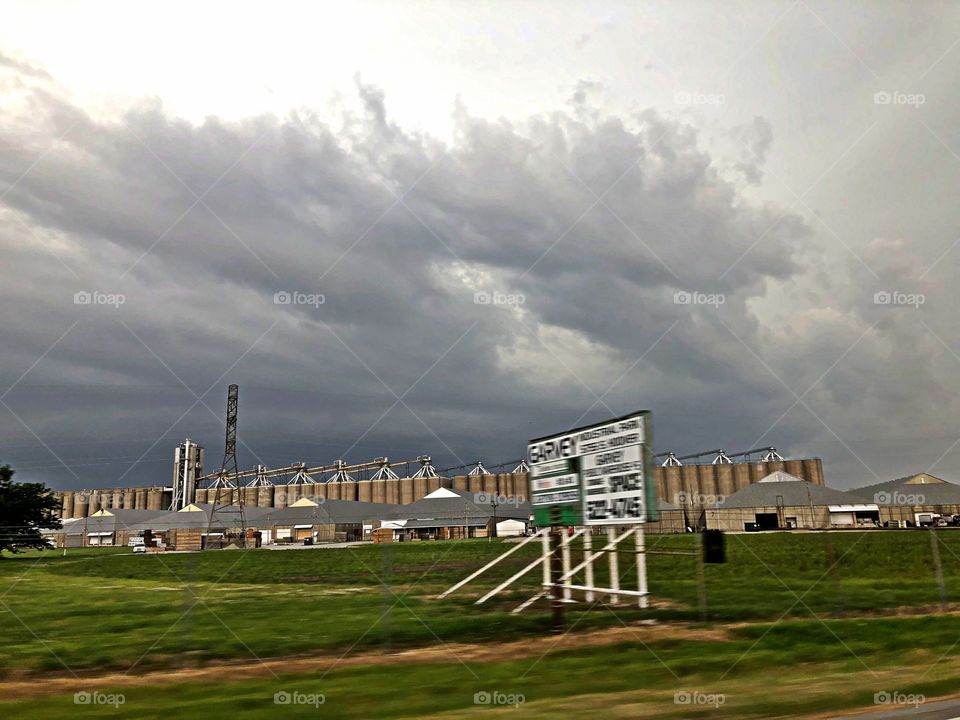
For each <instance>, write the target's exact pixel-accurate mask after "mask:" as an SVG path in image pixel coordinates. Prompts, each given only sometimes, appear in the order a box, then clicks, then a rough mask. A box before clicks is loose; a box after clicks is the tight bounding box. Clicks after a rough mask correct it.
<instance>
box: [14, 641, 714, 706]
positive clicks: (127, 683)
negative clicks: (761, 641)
mask: <svg viewBox="0 0 960 720" xmlns="http://www.w3.org/2000/svg"><path fill="white" fill-rule="evenodd" d="M677 639H682V640H700V641H704V640H707V641H716V642H721V641H724V640H728V639H729V636H728V633H727V630H726V628H724V627H712V628H698V627H692V626H688V625H660V624H647V623H634V624H629V625H627V626H626V627H624V626H619V627H615V628H606V629H604V630H595V631H590V632H583V633H567V634H566V635H561V636H560V637H557V638H547V639H546V640H544V638H542V637H532V638H525V639H522V640H515V641H512V642H506V643H495V644H494V643H445V644H442V645H432V646H430V647H425V648H411V649H410V650H402V651H400V652H396V653H389V654H386V653H357V654H350V652H349V650H348V651H347V653H344V654H341V655H313V656H307V657H305V656H304V655H302V654H301V655H297V656H294V657H285V658H271V659H268V660H263V661H260V662H257V661H252V662H251V661H222V662H217V663H211V664H205V665H201V666H199V667H189V668H182V669H176V670H159V671H151V672H138V671H136V670H134V671H133V672H131V673H130V674H127V673H122V672H112V673H102V672H80V673H77V675H76V677H74V676H72V675H55V676H51V675H44V676H43V677H42V678H38V677H35V676H34V677H24V678H22V679H11V680H4V681H0V699H2V700H16V699H25V698H31V697H38V696H43V695H57V694H69V693H72V692H76V690H77V688H78V687H79V686H80V685H81V684H82V685H83V686H88V684H89V683H90V682H91V681H93V680H95V681H96V682H97V685H98V686H99V687H106V688H122V687H131V686H136V685H145V684H150V685H156V684H163V683H180V682H220V681H222V680H223V679H224V678H225V677H229V678H230V679H231V680H239V679H243V678H256V677H266V676H271V675H272V676H276V675H280V674H281V673H283V674H289V673H309V672H326V671H330V670H333V669H334V668H338V667H353V666H359V665H387V664H392V663H402V664H409V663H412V662H423V663H431V662H432V663H449V662H451V660H453V659H454V658H457V659H458V660H459V661H461V662H471V661H474V662H493V661H497V660H515V659H517V658H518V657H524V656H527V657H532V656H536V655H541V654H543V652H544V644H545V642H546V643H547V645H548V647H549V648H550V650H549V652H557V651H560V650H566V649H570V648H582V647H585V646H603V645H615V644H617V643H622V642H636V641H642V642H655V641H658V640H677ZM551 643H552V644H551Z"/></svg>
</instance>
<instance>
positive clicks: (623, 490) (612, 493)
mask: <svg viewBox="0 0 960 720" xmlns="http://www.w3.org/2000/svg"><path fill="white" fill-rule="evenodd" d="M581 463H582V465H581V474H582V476H583V480H584V489H585V497H584V515H585V516H586V520H587V522H588V523H591V524H611V525H614V524H618V523H629V522H638V521H642V520H643V519H644V502H643V498H644V463H643V449H642V447H641V446H640V445H628V446H626V447H623V448H621V449H619V450H609V451H606V452H599V453H593V454H591V455H585V456H584V457H583V458H582V460H581Z"/></svg>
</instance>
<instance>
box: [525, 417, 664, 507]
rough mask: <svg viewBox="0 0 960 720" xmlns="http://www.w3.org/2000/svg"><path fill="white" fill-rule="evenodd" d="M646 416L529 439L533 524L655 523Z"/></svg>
mask: <svg viewBox="0 0 960 720" xmlns="http://www.w3.org/2000/svg"><path fill="white" fill-rule="evenodd" d="M651 430H652V428H651V424H650V413H649V412H648V411H641V412H636V413H632V414H630V415H626V416H624V417H622V418H618V419H616V420H609V421H606V422H602V423H597V424H595V425H588V426H586V427H582V428H576V429H574V430H569V431H567V432H565V433H562V434H559V435H551V436H547V437H543V438H537V439H535V440H531V441H530V444H529V446H528V448H527V456H528V461H529V464H530V500H531V503H532V504H533V506H534V514H535V517H536V521H537V524H538V525H548V524H553V523H554V522H555V519H556V517H557V516H556V513H557V511H558V510H559V513H560V516H559V517H560V522H561V524H564V525H628V524H635V523H642V522H646V521H647V520H655V519H656V497H655V495H654V490H655V483H654V476H653V472H654V469H653V451H652V449H651V441H652V436H651Z"/></svg>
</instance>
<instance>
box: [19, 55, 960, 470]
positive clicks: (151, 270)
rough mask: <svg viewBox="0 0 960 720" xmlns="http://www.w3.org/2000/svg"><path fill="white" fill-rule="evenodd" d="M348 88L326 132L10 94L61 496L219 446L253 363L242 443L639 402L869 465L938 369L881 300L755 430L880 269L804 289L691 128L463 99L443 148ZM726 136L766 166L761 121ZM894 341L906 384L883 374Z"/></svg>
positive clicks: (503, 454) (261, 453) (28, 334)
mask: <svg viewBox="0 0 960 720" xmlns="http://www.w3.org/2000/svg"><path fill="white" fill-rule="evenodd" d="M26 74H27V75H29V73H26ZM357 88H358V90H357V92H358V96H359V99H360V101H361V108H362V110H361V112H359V113H356V114H349V113H345V114H344V115H343V116H342V117H341V118H339V120H338V122H336V123H329V122H325V121H324V120H322V119H321V118H320V117H319V116H317V115H315V114H313V113H311V112H309V111H306V110H304V111H300V112H296V113H291V114H290V115H289V116H287V117H284V118H277V117H273V116H262V117H256V118H250V119H248V120H245V121H242V122H227V121H224V120H220V119H217V118H209V119H208V120H207V121H205V122H204V123H202V124H199V125H196V124H192V123H189V122H186V121H184V120H181V119H179V118H177V117H174V116H172V115H171V114H170V113H168V112H165V110H164V108H163V107H162V106H161V105H160V103H159V102H144V103H142V104H140V105H138V106H136V107H132V108H130V109H129V111H128V112H126V114H124V115H123V116H122V117H119V118H115V119H112V120H105V119H102V118H93V117H90V116H88V115H86V114H85V113H84V111H83V110H82V109H81V108H79V107H75V106H73V105H71V104H70V103H69V102H67V101H65V100H64V99H62V98H61V97H59V96H58V95H57V94H56V93H55V92H52V91H47V90H41V89H39V88H37V87H32V88H29V89H26V90H24V91H23V92H22V93H21V95H20V96H19V105H18V106H15V109H14V111H13V112H12V113H10V114H8V115H7V116H6V117H5V118H4V119H3V120H2V121H0V148H2V151H0V192H2V193H3V199H2V207H0V230H2V232H0V237H2V247H3V250H4V269H5V270H6V272H5V278H6V280H5V282H4V283H3V285H2V288H0V292H2V301H3V306H4V308H5V313H6V321H5V325H4V329H5V340H4V349H3V363H2V368H3V372H2V375H0V379H2V381H3V382H2V385H3V388H6V387H9V386H11V385H14V384H15V383H16V384H15V386H14V387H13V389H12V390H11V391H10V392H9V394H7V395H6V396H5V397H4V402H5V403H6V404H7V405H8V406H9V409H7V408H0V410H2V413H3V414H2V417H3V420H2V421H0V423H2V425H0V426H2V427H3V429H4V437H5V438H7V439H8V445H7V447H6V448H4V457H3V460H5V461H10V462H12V463H13V464H14V465H17V466H20V467H22V468H23V472H22V474H23V475H24V476H28V477H36V478H41V479H45V480H48V481H49V482H51V484H54V485H56V486H64V487H75V486H79V485H85V486H95V485H110V484H114V483H118V482H119V483H131V484H137V483H156V482H162V481H166V480H167V477H168V474H169V467H168V466H169V458H170V454H171V448H172V446H173V445H174V443H176V442H178V441H179V440H180V439H182V438H183V437H184V436H186V435H189V436H191V437H193V438H194V439H196V440H199V441H200V442H202V443H203V444H205V445H206V446H207V448H208V450H209V455H208V458H209V461H208V462H209V464H210V465H215V464H216V462H217V460H218V457H217V455H218V451H219V448H220V447H221V443H222V421H221V420H220V415H221V413H222V406H223V395H224V390H225V387H226V385H227V383H229V382H237V383H239V384H240V386H241V420H240V435H241V439H242V440H243V447H242V453H241V454H242V458H241V460H242V462H244V463H245V464H252V463H254V462H256V461H262V462H264V463H266V464H268V465H274V466H275V465H280V464H286V463H287V462H291V461H297V460H301V459H303V460H307V461H310V462H326V461H332V460H334V459H337V458H338V457H341V456H344V455H346V456H347V457H348V458H349V459H352V460H359V459H366V458H370V457H373V456H376V455H383V454H389V455H391V456H393V457H414V456H416V455H418V454H420V453H429V454H432V455H433V456H434V457H435V458H436V460H437V464H438V466H440V467H444V466H451V465H457V464H459V463H460V462H470V461H473V460H475V459H477V458H478V457H483V458H484V459H486V460H487V461H489V462H494V461H505V460H510V459H513V458H516V457H519V456H520V455H521V454H522V453H523V451H524V446H525V441H526V439H527V438H529V437H531V436H535V435H540V434H544V433H547V432H550V431H553V430H561V429H564V428H566V427H569V426H570V425H571V423H574V422H575V421H578V420H579V421H580V422H589V421H592V420H597V419H601V418H603V417H604V416H607V415H610V414H611V412H613V413H623V412H627V411H629V410H632V409H636V408H640V407H647V408H651V409H653V410H654V411H655V413H656V418H657V439H658V446H659V447H661V448H662V449H668V448H674V449H677V450H680V451H689V450H693V449H697V450H699V449H705V448H706V447H714V446H719V445H723V446H726V447H727V448H728V449H743V448H742V446H744V445H747V444H750V443H751V441H753V440H754V439H756V438H758V437H762V438H763V439H764V440H765V442H773V443H775V444H777V445H779V446H781V448H782V449H783V450H785V451H787V452H803V453H811V454H822V455H827V456H828V459H834V458H835V459H836V462H837V466H841V465H842V466H843V467H852V468H853V469H852V470H850V472H849V476H848V477H849V480H850V481H855V480H858V479H862V480H864V481H867V480H870V481H873V476H872V475H869V474H867V475H864V473H865V472H866V471H865V470H864V469H863V468H862V467H860V465H859V461H858V460H856V459H855V457H854V455H860V454H861V453H862V454H864V455H867V454H869V452H870V450H872V449H876V448H875V447H874V448H867V447H866V446H861V445H857V447H856V449H855V451H854V449H850V448H844V447H841V441H839V440H838V438H837V436H838V435H839V436H840V437H843V438H846V437H851V438H853V437H856V439H855V440H851V442H852V443H853V444H856V443H859V442H860V441H861V437H860V435H861V433H858V432H856V429H857V428H858V425H857V424H856V421H855V417H856V416H857V415H859V411H855V410H854V411H851V409H850V408H851V406H854V405H856V404H857V403H861V402H862V403H864V406H865V407H869V410H870V414H871V419H876V418H881V420H880V421H879V423H880V425H881V426H882V427H884V428H886V427H888V424H887V423H885V422H884V421H883V420H882V418H884V417H885V415H884V414H885V413H890V412H894V411H895V410H896V408H897V407H903V405H904V403H905V402H906V399H905V398H904V397H903V394H904V392H907V393H909V392H916V393H921V394H924V395H927V396H929V395H931V394H932V395H934V396H935V395H936V387H937V385H936V381H935V378H936V377H938V376H939V374H942V373H945V372H949V370H948V369H947V368H945V367H943V366H941V365H940V364H939V363H940V362H941V360H937V361H936V362H937V363H938V364H937V366H934V361H932V360H927V361H923V360H921V358H920V356H921V353H920V350H921V349H927V350H929V340H927V341H925V343H926V344H925V345H924V346H923V348H920V347H915V348H913V349H910V350H904V349H903V348H896V347H895V343H896V341H897V338H899V337H911V335H910V329H909V328H910V323H911V322H912V321H911V320H909V319H908V316H906V315H905V314H903V313H901V314H900V315H896V316H895V315H890V314H888V315H887V316H884V318H881V319H880V322H879V324H878V325H877V327H876V328H875V329H874V330H872V331H868V332H867V335H866V337H865V339H864V340H863V344H862V346H861V347H860V349H858V351H857V352H854V353H852V354H851V355H850V357H849V358H848V359H847V360H845V362H844V363H843V364H842V365H838V366H837V367H836V368H835V370H833V371H831V374H829V376H827V377H825V378H824V379H823V380H822V382H820V383H819V384H818V385H817V387H816V390H815V391H812V392H811V393H810V395H809V396H807V398H806V400H805V402H808V403H809V404H810V406H811V408H812V409H811V410H810V411H809V412H808V411H807V409H805V408H804V407H803V406H801V407H799V408H798V409H797V410H796V412H793V413H791V414H788V415H787V416H786V417H784V418H783V420H782V421H781V422H779V423H778V424H777V425H776V427H774V428H773V429H772V430H770V431H769V432H767V431H768V428H770V426H771V425H772V424H773V423H774V421H776V420H777V418H778V417H779V416H780V415H781V414H782V413H784V411H786V410H787V409H788V408H789V407H790V405H791V403H793V402H794V400H795V397H794V396H793V395H792V394H791V392H789V391H788V390H787V389H785V386H789V388H791V389H793V390H795V391H796V392H797V393H798V394H799V393H801V392H803V391H804V390H806V389H807V386H808V385H810V384H811V383H813V382H814V381H816V380H818V376H820V375H821V374H822V373H824V371H825V370H827V369H828V367H829V366H830V364H831V363H832V362H834V361H835V360H836V359H837V358H838V357H841V356H842V355H843V354H844V352H845V351H846V350H847V349H848V348H849V346H850V345H851V344H852V343H853V342H854V341H855V340H856V339H857V337H858V336H859V335H860V334H861V333H863V332H864V331H865V330H867V328H869V327H870V326H871V323H872V322H873V320H872V317H873V313H879V312H880V311H881V310H882V308H878V307H875V306H873V305H868V304H866V303H867V301H866V300H865V299H864V296H865V295H866V292H865V291H863V287H864V286H861V287H858V289H857V292H854V291H852V290H851V289H850V288H847V287H843V285H842V284H838V285H837V287H835V288H834V287H827V286H826V285H824V284H823V283H819V282H818V283H815V284H814V286H813V288H812V289H811V287H810V284H809V278H810V277H811V274H812V273H813V274H815V273H818V272H821V271H822V268H821V267H820V266H818V264H817V260H816V257H815V255H816V253H813V254H812V256H811V252H810V248H811V247H812V244H813V243H814V242H815V233H814V231H813V229H812V228H811V227H810V226H809V225H808V224H807V223H806V222H804V221H803V220H802V219H801V218H800V217H799V216H797V215H796V214H794V213H792V212H789V211H787V210H786V209H785V208H782V207H774V206H768V205H762V204H757V203H754V202H751V201H749V200H748V199H747V198H746V197H744V195H743V194H742V191H741V190H740V189H739V188H738V186H737V185H736V183H735V182H733V181H731V180H729V179H727V178H725V177H724V174H723V173H722V172H720V171H718V170H717V164H716V163H715V160H714V158H713V157H711V155H710V154H709V153H708V152H707V151H706V150H704V148H703V147H702V146H701V144H700V142H699V139H698V134H697V132H696V130H695V129H694V128H692V127H690V126H688V125H685V124H682V123H680V122H678V121H677V120H675V119H671V118H670V117H667V116H664V115H662V114H660V113H658V112H656V111H653V110H649V111H647V112H645V113H643V114H642V115H640V116H638V117H630V118H626V117H613V116H609V115H605V114H604V113H602V112H600V111H599V110H598V109H596V108H593V111H592V112H588V113H585V112H580V111H578V110H577V109H576V108H575V109H574V110H573V111H572V112H571V113H567V112H554V113H550V114H543V115H538V116H535V117H532V118H529V119H528V120H525V121H523V122H514V121H509V120H505V119H504V120H501V121H498V122H489V121H485V120H481V119H478V118H475V117H471V116H470V115H469V113H467V112H466V111H465V110H464V109H463V108H462V107H461V108H458V110H457V112H456V128H455V133H454V136H455V140H454V142H453V143H452V144H450V145H446V144H444V143H442V142H440V141H438V140H437V139H435V138H431V137H429V136H425V135H422V134H417V133H411V132H407V131H405V130H404V129H403V128H400V127H398V126H397V125H395V124H394V123H392V122H391V120H390V117H389V114H388V111H387V98H386V97H385V95H384V93H383V92H382V91H380V90H378V89H377V88H375V87H373V86H370V85H366V84H364V83H363V82H362V81H361V80H360V79H359V78H358V80H357ZM587 89H588V88H587V87H586V86H580V87H578V90H577V92H582V94H583V97H578V99H577V103H578V105H581V106H582V105H586V104H588V103H589V93H588V92H587ZM734 136H735V139H738V140H740V141H742V142H745V143H747V145H748V146H749V147H750V148H751V154H752V155H753V156H754V157H755V160H751V161H747V160H744V163H745V164H744V167H743V168H742V170H743V172H745V173H746V174H747V175H748V177H750V176H751V175H756V174H758V173H759V172H760V171H759V169H758V165H757V164H756V162H757V161H761V162H762V159H763V157H764V156H765V153H766V150H767V148H768V147H769V145H770V142H771V139H772V132H771V129H770V126H769V125H768V124H767V123H765V121H763V120H762V119H759V118H758V119H757V120H756V121H755V122H754V123H753V125H752V126H751V127H750V128H745V129H740V130H737V131H736V132H735V133H734ZM38 156H42V159H41V161H40V162H37V163H36V164H35V166H33V167H32V168H31V165H32V164H33V163H35V161H36V159H37V157H38ZM751 179H753V178H751ZM850 272H854V271H853V270H851V271H850ZM831 277H832V276H831ZM772 284H779V285H780V286H782V287H785V288H787V290H786V292H787V294H788V297H787V298H786V299H782V298H781V299H779V300H777V299H772V298H770V297H769V288H770V287H771V285H772ZM78 292H88V293H95V292H99V293H103V294H105V295H104V296H102V297H106V296H107V295H111V294H112V295H115V296H123V299H124V302H123V303H122V304H119V305H118V306H116V307H115V306H112V305H110V304H95V303H94V304H88V305H78V304H75V301H74V294H75V293H78ZM277 293H301V294H302V295H301V296H297V297H298V298H299V299H300V300H302V301H303V302H304V303H307V304H297V302H299V301H295V302H294V303H291V304H277V303H276V302H275V295H276V294H277ZM478 293H486V295H481V296H478V295H477V294H478ZM791 293H795V295H796V297H803V298H804V299H803V301H802V302H798V301H796V299H795V298H793V297H790V294H791ZM684 294H685V295H684ZM320 295H322V296H323V302H322V303H321V302H320V299H319V296H320ZM311 296H315V297H313V298H312V300H311ZM694 296H696V298H697V299H696V300H693V301H691V302H689V303H684V302H683V300H684V298H693V297H694ZM98 297H101V296H98ZM478 297H481V298H493V299H494V300H495V302H491V303H483V302H478V301H477V298H478ZM709 297H719V298H722V303H721V301H719V300H717V301H714V302H711V301H710V300H709ZM501 300H502V301H503V302H502V303H500V302H499V301H501ZM701 300H702V302H701ZM104 302H107V301H104ZM764 303H767V305H764ZM758 304H759V305H758ZM887 309H888V310H890V308H887ZM894 310H895V309H894ZM778 313H780V314H783V315H784V316H785V317H788V318H789V317H792V318H793V319H792V320H791V321H785V322H776V321H775V320H771V318H776V316H777V314H778ZM885 322H889V323H892V325H890V326H884V324H883V323H885ZM74 323H76V324H75V325H74ZM64 333H66V335H65V336H64V337H63V338H62V339H61V340H60V341H59V342H57V340H58V338H60V337H61V335H63V334H64ZM900 333H903V335H901V334H900ZM918 342H919V340H918ZM55 343H56V344H55ZM54 344H55V345H54ZM52 345H54V347H53V348H52V349H50V348H51V346H52ZM884 345H886V346H887V347H888V349H889V355H888V357H887V360H888V361H889V362H890V363H891V367H894V368H896V372H897V373H898V374H899V373H901V372H902V373H905V374H908V375H909V374H910V373H911V372H912V373H914V376H915V380H913V381H911V383H910V384H909V386H908V387H909V390H907V391H894V390H893V389H892V385H890V384H884V385H883V387H884V388H885V390H880V389H878V388H877V384H878V380H877V378H878V375H877V373H878V372H879V371H880V369H881V366H882V363H881V362H878V360H877V354H876V353H877V349H878V348H880V347H882V346H884ZM861 351H865V352H861ZM45 353H46V354H45ZM942 355H943V353H942V351H941V353H940V354H939V356H938V357H941V358H942ZM641 356H642V357H643V359H642V361H641V362H639V364H635V363H637V361H638V359H639V358H641ZM37 358H41V359H40V360H39V361H38V362H37ZM35 362H36V364H35V365H34V363H35ZM28 370H29V372H28V373H27V374H26V375H25V376H23V378H22V380H19V382H17V381H18V379H19V378H21V375H22V374H23V373H24V372H25V371H28ZM611 386H612V387H611ZM608 388H609V393H608V394H606V395H604V396H603V397H602V400H600V401H598V396H601V395H603V394H604V393H606V392H607V391H608ZM875 390H876V391H875ZM865 393H866V394H867V396H868V397H869V399H867V396H865ZM198 396H199V398H200V400H198ZM398 398H400V399H398ZM201 400H202V402H200V401H201ZM950 405H951V403H950V402H949V401H944V406H943V407H941V408H939V409H938V412H940V413H942V412H947V411H948V410H949V409H950V408H949V406H950ZM591 408H592V409H591ZM814 412H815V413H816V415H819V416H820V417H821V418H824V419H825V420H826V423H824V422H821V421H820V420H818V419H817V418H816V417H813V413H814ZM18 418H19V419H18ZM825 425H829V427H827V428H826V429H825ZM834 427H835V428H836V430H834ZM862 435H864V436H866V435H867V433H866V432H864V433H862ZM872 442H873V443H877V442H878V441H876V440H874V441H872ZM843 444H845V443H843ZM848 450H849V452H848ZM58 458H60V459H62V460H63V462H64V463H65V464H67V465H69V466H70V467H71V469H72V472H71V471H67V470H65V469H64V468H63V467H62V466H61V465H60V463H59V461H58ZM884 479H885V478H884Z"/></svg>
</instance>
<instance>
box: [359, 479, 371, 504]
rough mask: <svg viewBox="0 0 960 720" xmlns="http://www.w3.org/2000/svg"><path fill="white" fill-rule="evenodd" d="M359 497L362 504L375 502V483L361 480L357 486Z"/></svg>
mask: <svg viewBox="0 0 960 720" xmlns="http://www.w3.org/2000/svg"><path fill="white" fill-rule="evenodd" d="M357 497H358V498H359V499H360V502H373V481H372V480H361V481H360V482H359V483H358V484H357Z"/></svg>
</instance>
